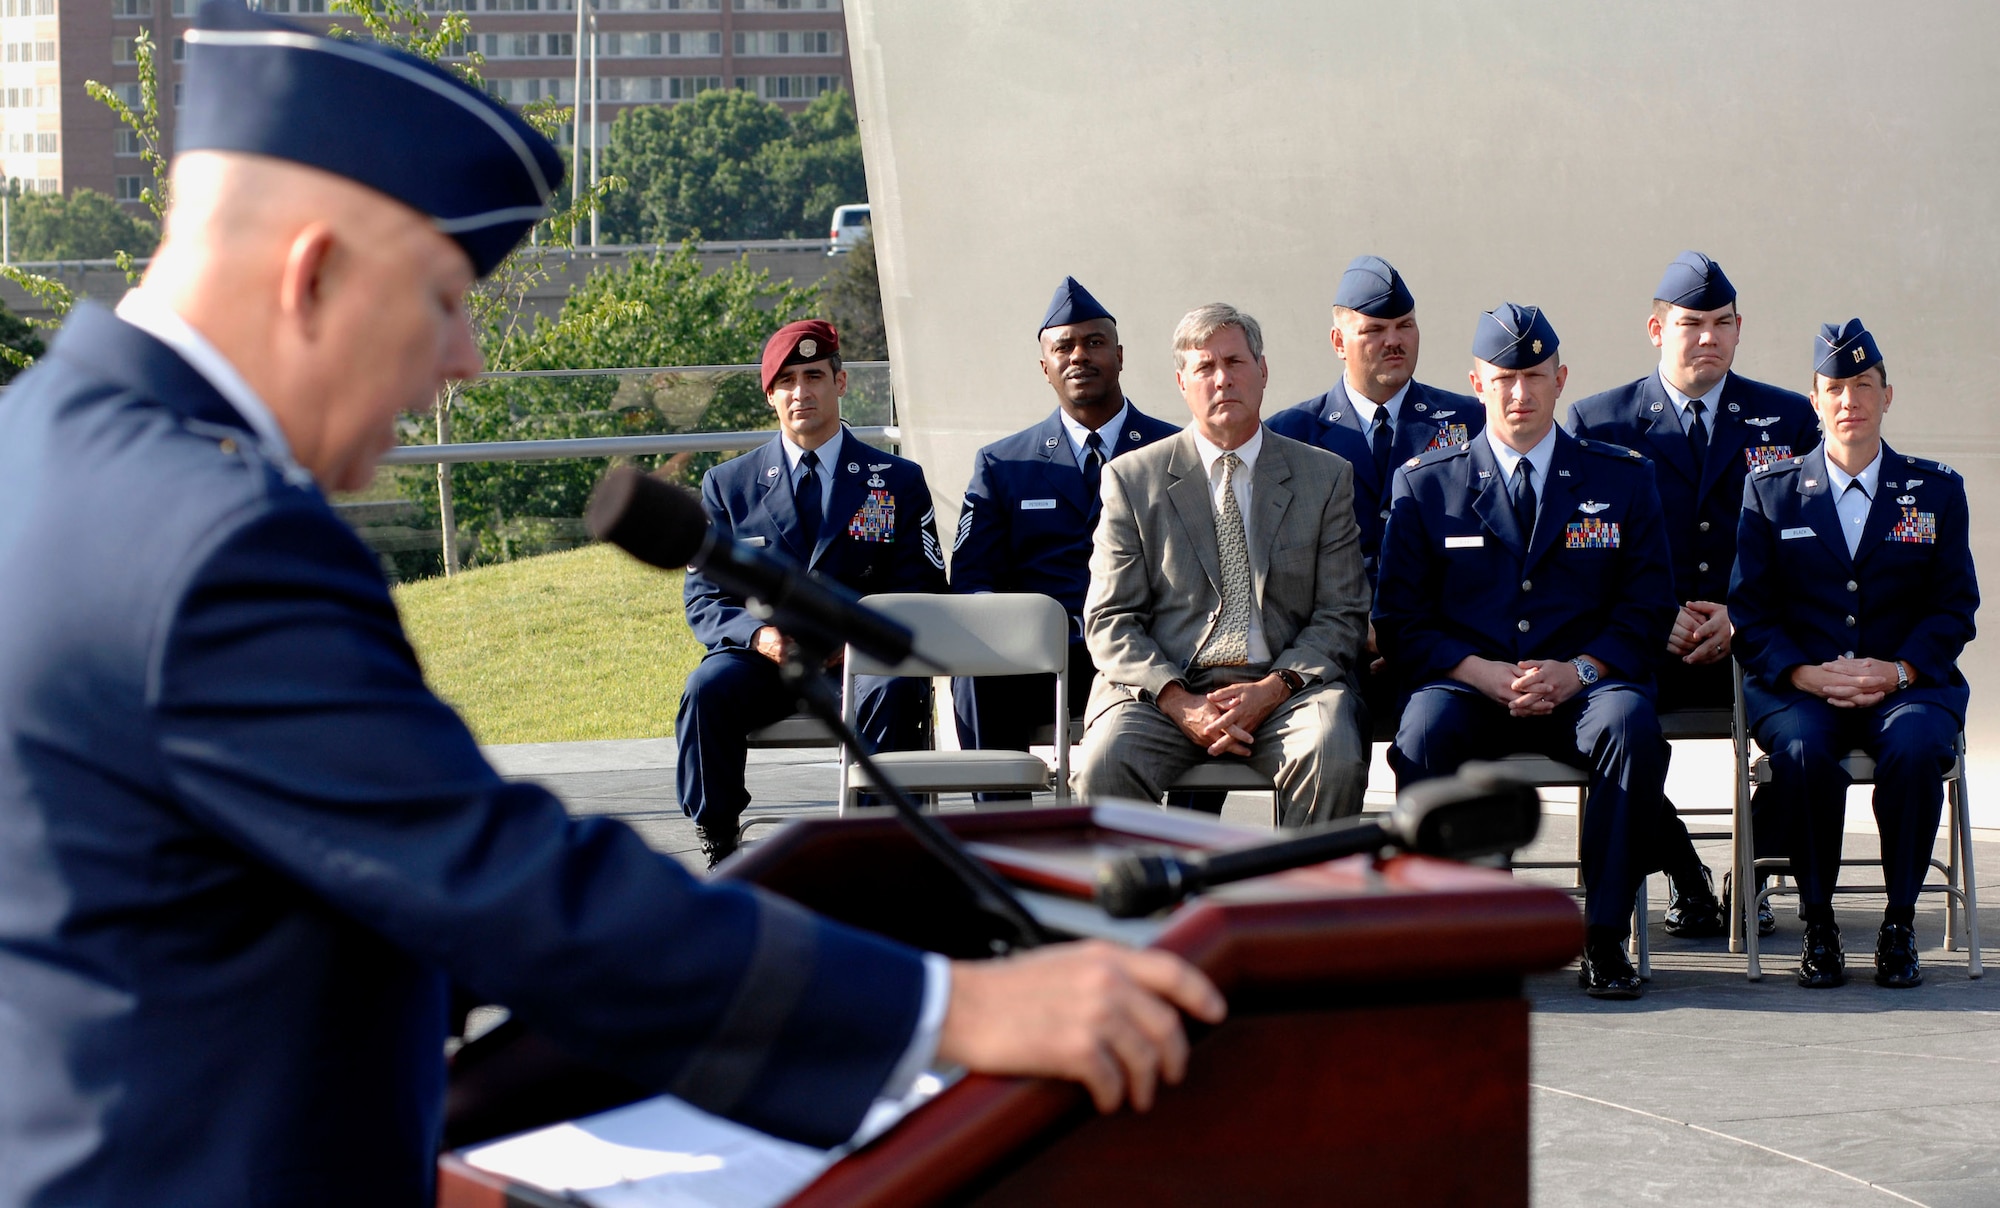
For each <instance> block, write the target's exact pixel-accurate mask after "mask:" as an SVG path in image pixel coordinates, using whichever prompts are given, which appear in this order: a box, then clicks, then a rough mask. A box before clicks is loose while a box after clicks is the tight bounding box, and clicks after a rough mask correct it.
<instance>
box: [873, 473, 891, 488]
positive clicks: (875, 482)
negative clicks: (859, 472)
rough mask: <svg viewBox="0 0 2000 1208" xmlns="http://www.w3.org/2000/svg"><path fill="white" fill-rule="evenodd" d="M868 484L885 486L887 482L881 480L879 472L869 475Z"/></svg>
mask: <svg viewBox="0 0 2000 1208" xmlns="http://www.w3.org/2000/svg"><path fill="white" fill-rule="evenodd" d="M868 485H869V486H871V487H886V486H888V485H889V484H888V483H886V482H883V481H882V476H881V475H880V474H874V475H871V476H869V479H868Z"/></svg>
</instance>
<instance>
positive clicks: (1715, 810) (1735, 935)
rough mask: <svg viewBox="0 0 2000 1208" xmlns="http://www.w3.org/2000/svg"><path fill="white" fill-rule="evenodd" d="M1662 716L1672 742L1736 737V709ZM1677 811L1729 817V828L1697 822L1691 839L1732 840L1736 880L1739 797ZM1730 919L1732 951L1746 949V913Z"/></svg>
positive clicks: (1680, 711)
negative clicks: (1725, 802)
mask: <svg viewBox="0 0 2000 1208" xmlns="http://www.w3.org/2000/svg"><path fill="white" fill-rule="evenodd" d="M1659 716H1660V733H1661V734H1663V735H1665V736H1666V738H1667V741H1669V742H1673V741H1676V740H1683V741H1692V740H1701V739H1719V740H1725V741H1728V742H1734V741H1735V740H1736V713H1735V710H1733V709H1728V708H1700V709H1666V710H1662V711H1661V713H1660V715H1659ZM1674 812H1676V813H1678V814H1679V815H1680V816H1681V817H1682V818H1724V819H1728V820H1729V823H1730V825H1729V827H1728V829H1726V830H1715V829H1698V828H1699V827H1700V824H1699V823H1697V824H1696V826H1695V827H1690V828H1689V829H1688V838H1690V839H1695V840H1701V839H1728V840H1729V841H1730V844H1729V851H1730V875H1731V877H1732V881H1733V878H1734V875H1735V858H1736V857H1735V852H1736V842H1735V840H1736V827H1735V819H1736V814H1737V808H1736V802H1735V800H1734V799H1733V798H1732V800H1731V801H1730V803H1729V804H1728V805H1701V806H1688V807H1682V806H1676V807H1675V811H1674ZM1668 898H1669V901H1671V899H1672V891H1671V889H1670V890H1669V891H1668ZM1729 918H1730V922H1729V950H1730V951H1731V952H1741V951H1743V935H1742V930H1741V928H1740V927H1739V925H1738V924H1739V923H1740V922H1741V920H1742V912H1741V911H1731V912H1730V916H1729Z"/></svg>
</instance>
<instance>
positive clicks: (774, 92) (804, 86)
mask: <svg viewBox="0 0 2000 1208" xmlns="http://www.w3.org/2000/svg"><path fill="white" fill-rule="evenodd" d="M840 84H841V78H840V77H839V76H837V75H823V76H809V75H794V76H751V77H749V78H747V79H745V78H744V77H742V76H738V77H737V80H736V86H737V87H738V88H739V89H742V90H743V91H745V92H755V93H756V94H757V95H758V96H760V97H762V98H764V99H765V100H767V101H809V100H811V99H812V98H814V97H816V96H818V95H819V94H820V93H822V92H835V91H838V90H839V88H840Z"/></svg>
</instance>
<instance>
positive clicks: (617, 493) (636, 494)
mask: <svg viewBox="0 0 2000 1208" xmlns="http://www.w3.org/2000/svg"><path fill="white" fill-rule="evenodd" d="M584 524H585V526H586V527H588V528H589V530H590V533H591V535H592V536H593V537H596V538H597V539H598V540H600V541H609V542H610V543H611V544H613V545H616V546H618V547H619V548H620V549H622V550H624V551H625V552H626V553H628V554H631V555H632V556H633V557H635V558H637V559H639V560H640V561H641V562H646V563H650V564H651V565H653V566H657V567H659V568H660V569H662V570H679V569H680V568H681V567H683V566H692V567H694V568H695V569H698V570H700V571H702V573H704V574H706V575H707V576H708V577H709V578H711V579H713V580H715V582H716V583H717V584H718V585H719V586H720V587H721V588H722V589H723V590H724V591H726V592H729V593H730V594H731V595H736V596H741V597H742V598H743V600H744V602H745V605H746V606H747V607H748V608H749V609H750V611H751V614H752V615H754V616H756V617H757V618H758V619H759V620H764V621H768V622H770V623H771V624H772V625H774V626H776V627H777V628H778V630H779V631H780V632H782V633H784V634H785V636H787V637H789V638H791V639H793V642H795V643H796V644H797V645H796V647H794V648H792V649H791V650H790V651H789V653H788V654H787V655H786V657H785V660H784V662H783V663H781V664H779V673H780V674H781V675H782V676H783V677H784V680H785V683H786V685H787V686H788V687H790V688H791V689H792V691H793V692H795V693H797V694H798V698H799V701H800V703H801V704H803V705H804V706H805V707H806V709H807V710H808V711H809V712H811V713H812V714H813V716H815V717H817V718H819V719H820V720H821V721H822V722H825V723H826V725H827V727H828V728H829V729H831V730H832V731H833V732H834V734H835V735H837V736H838V737H839V739H840V742H841V745H843V746H844V747H846V748H847V750H848V752H849V753H850V754H851V755H852V756H853V757H854V761H855V762H856V763H857V764H859V765H860V766H861V769H862V770H863V771H864V772H866V773H867V775H868V779H869V780H870V782H872V784H873V786H874V789H873V791H875V792H877V793H880V794H882V795H883V796H885V797H887V798H888V799H889V803H890V805H891V806H892V807H894V809H895V811H896V815H897V816H898V817H899V818H901V819H902V820H903V824H904V825H905V826H907V827H908V828H909V830H910V833H911V834H912V836H914V837H915V839H916V840H917V843H918V845H919V846H921V847H923V849H924V850H925V851H927V852H929V853H930V854H931V855H932V856H933V857H934V858H936V859H937V861H938V862H939V863H941V864H943V865H944V866H945V867H946V868H947V869H948V870H950V872H951V873H952V875H953V876H955V877H956V878H957V879H958V880H959V882H960V883H961V884H962V885H964V886H965V888H966V891H967V892H968V893H970V894H971V895H972V900H973V902H974V903H976V904H977V906H978V908H979V909H980V910H981V911H982V912H984V913H985V914H986V915H987V917H989V918H991V919H993V920H994V921H995V922H997V923H999V924H1000V926H1001V927H1002V928H1003V929H1004V930H1005V931H1006V932H1007V938H1006V939H1005V940H996V941H995V943H996V946H997V949H998V950H1004V949H1005V948H1006V947H1014V948H1035V947H1039V946H1040V945H1042V944H1046V943H1049V942H1050V941H1051V939H1053V938H1054V937H1053V936H1051V935H1050V934H1049V931H1048V929H1047V928H1045V927H1043V926H1042V925H1041V923H1039V922H1037V921H1036V919H1035V917H1034V915H1032V914H1030V913H1029V912H1028V909H1027V907H1025V906H1023V905H1021V902H1020V899H1019V898H1016V897H1015V896H1014V891H1013V890H1012V889H1010V888H1009V887H1008V885H1007V883H1006V882H1005V881H1003V880H1001V879H1000V877H999V875H998V874H996V873H995V872H994V871H993V870H992V869H990V868H988V867H987V866H986V865H984V864H981V863H980V862H979V861H978V860H976V859H974V858H973V857H972V854H971V853H970V852H968V851H966V850H965V845H964V844H962V843H960V842H959V841H958V837H957V836H956V835H954V834H952V833H951V832H950V831H948V830H946V829H945V828H944V827H942V826H940V825H938V823H937V822H936V821H935V820H934V819H932V818H931V817H929V816H928V815H926V814H924V813H923V812H922V811H921V810H919V809H917V807H916V805H915V804H913V803H912V802H911V801H910V799H909V797H908V795H907V794H905V793H904V792H903V791H902V790H901V789H899V788H897V787H896V785H895V782H894V781H892V780H890V779H889V777H888V776H887V775H885V774H884V773H883V772H882V769H881V768H880V767H879V766H878V765H877V764H876V763H875V760H874V759H873V758H871V757H870V755H869V753H868V748H867V746H866V745H865V744H863V743H862V742H861V740H860V738H859V737H857V736H856V735H855V733H854V730H853V729H852V728H851V727H850V726H848V724H847V719H846V718H845V717H843V716H841V710H840V701H839V699H838V698H837V697H836V696H835V695H834V693H833V690H832V689H831V688H829V687H828V686H827V682H826V677H825V676H824V675H822V674H821V673H820V668H819V665H818V664H819V662H820V661H821V660H822V659H823V658H824V656H825V654H827V653H830V652H832V651H834V650H837V649H839V648H840V647H841V646H842V645H843V644H845V645H851V646H853V647H854V648H855V649H856V650H860V651H862V652H864V653H866V654H867V655H868V657H870V658H872V659H874V660H876V661H877V662H880V663H886V664H891V665H893V664H896V663H900V662H903V661H904V660H905V659H910V658H914V659H916V660H917V661H919V662H923V663H928V664H930V665H931V666H932V667H933V668H936V667H937V664H935V663H931V661H930V660H929V659H926V658H924V657H923V656H922V655H921V654H912V653H911V649H910V648H911V645H912V643H913V635H912V634H911V633H910V629H909V626H907V625H904V624H902V623H900V622H898V621H894V620H891V619H890V618H889V617H886V616H884V615H882V614H881V613H879V612H877V611H875V610H874V609H872V608H870V607H868V606H867V605H866V604H863V603H862V602H861V600H860V599H859V597H857V596H855V595H854V593H853V592H850V591H848V590H847V589H846V588H844V587H842V586H840V585H839V584H837V583H829V582H827V581H826V580H824V579H820V578H817V577H815V576H814V575H813V574H812V573H811V572H809V571H807V570H806V569H805V568H803V567H801V566H799V565H798V564H797V563H795V562H793V561H792V560H791V559H789V558H786V557H784V556H782V555H779V554H773V553H770V552H769V551H766V550H761V549H757V548H756V547H754V546H749V545H744V544H742V543H741V542H737V541H731V540H729V539H727V538H725V537H722V536H720V535H718V534H717V533H716V531H715V527H714V525H712V524H711V523H710V522H709V518H708V513H707V512H706V511H705V510H703V508H702V506H701V500H700V499H698V498H696V496H695V495H694V493H693V492H691V491H686V490H683V489H682V488H680V487H676V486H673V485H671V484H669V483H665V482H662V481H660V480H659V479H657V478H654V477H653V476H652V475H650V474H646V473H644V472H642V471H640V470H638V469H636V468H634V467H632V466H619V467H618V468H616V469H614V470H612V471H611V472H610V473H608V474H606V475H605V476H604V478H603V480H602V481H601V482H599V483H598V484H597V489H596V490H595V491H593V492H592V493H591V496H590V506H589V508H588V509H587V510H586V511H585V512H584ZM801 648H807V649H811V650H812V651H813V652H814V653H812V654H806V653H803V651H802V649H801Z"/></svg>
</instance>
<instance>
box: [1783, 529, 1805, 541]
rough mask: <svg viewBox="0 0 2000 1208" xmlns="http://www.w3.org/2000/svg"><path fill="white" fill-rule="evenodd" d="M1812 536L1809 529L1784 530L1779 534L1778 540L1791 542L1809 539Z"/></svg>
mask: <svg viewBox="0 0 2000 1208" xmlns="http://www.w3.org/2000/svg"><path fill="white" fill-rule="evenodd" d="M1812 535H1813V531H1812V530H1811V529H1809V528H1791V529H1786V530H1785V531H1784V532H1782V533H1779V534H1778V540H1780V541H1792V540H1796V539H1797V538H1800V537H1810V536H1812Z"/></svg>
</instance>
